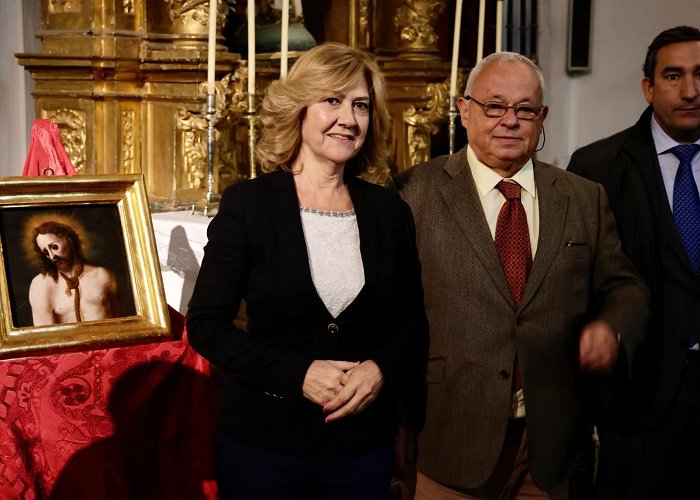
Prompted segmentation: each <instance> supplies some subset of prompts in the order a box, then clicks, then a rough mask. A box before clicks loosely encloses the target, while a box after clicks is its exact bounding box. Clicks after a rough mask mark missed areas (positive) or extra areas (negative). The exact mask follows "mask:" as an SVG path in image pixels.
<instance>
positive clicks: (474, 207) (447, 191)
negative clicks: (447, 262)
mask: <svg viewBox="0 0 700 500" xmlns="http://www.w3.org/2000/svg"><path fill="white" fill-rule="evenodd" d="M466 152H467V149H466V148H464V149H462V151H461V152H460V153H459V154H458V155H453V156H450V157H449V158H448V160H447V162H446V163H445V167H444V169H445V171H446V172H447V174H448V175H449V180H448V181H447V182H445V183H444V184H442V186H440V190H441V192H442V197H443V199H444V201H445V204H446V205H447V206H448V207H449V209H450V212H451V213H452V215H453V216H454V218H455V221H456V222H457V224H459V226H460V227H461V229H462V233H463V234H464V236H465V237H466V239H467V241H468V242H469V244H470V245H471V246H472V248H473V249H474V253H475V254H476V256H477V258H478V259H479V260H480V261H481V263H482V264H483V266H484V268H485V269H486V271H487V273H488V274H489V276H491V279H492V280H493V282H494V283H495V285H496V288H498V290H499V291H500V292H501V294H502V295H503V297H504V298H505V299H506V300H507V301H508V302H509V303H510V304H511V306H512V307H513V309H515V301H513V297H512V295H511V294H510V288H509V287H508V282H507V281H506V277H505V274H504V273H503V267H502V266H501V262H500V260H499V259H498V253H497V252H496V245H495V244H494V243H493V238H492V237H491V231H490V230H489V226H488V224H487V223H486V216H485V215H484V209H483V207H482V205H481V201H479V193H478V192H477V189H476V184H475V183H474V178H473V177H472V175H471V171H470V169H469V164H468V162H467V153H466ZM445 251H450V249H445Z"/></svg>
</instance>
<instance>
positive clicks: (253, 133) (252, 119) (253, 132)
mask: <svg viewBox="0 0 700 500" xmlns="http://www.w3.org/2000/svg"><path fill="white" fill-rule="evenodd" d="M247 96H248V110H247V111H246V113H245V119H246V121H247V122H248V162H249V171H248V175H249V178H250V179H255V177H256V176H257V172H256V169H255V145H256V144H257V142H258V131H257V128H256V120H257V117H256V115H255V113H256V109H255V106H256V95H255V94H254V93H253V94H251V93H248V95H247Z"/></svg>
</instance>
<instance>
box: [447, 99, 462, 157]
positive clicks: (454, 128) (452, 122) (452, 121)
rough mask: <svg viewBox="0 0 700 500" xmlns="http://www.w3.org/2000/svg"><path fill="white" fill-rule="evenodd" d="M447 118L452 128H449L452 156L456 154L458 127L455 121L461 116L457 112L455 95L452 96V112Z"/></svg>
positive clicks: (448, 113)
mask: <svg viewBox="0 0 700 500" xmlns="http://www.w3.org/2000/svg"><path fill="white" fill-rule="evenodd" d="M443 102H444V101H443ZM443 109H444V108H443ZM447 116H448V117H449V119H450V126H449V134H450V154H454V152H455V133H456V132H457V125H456V123H455V121H456V120H457V116H459V113H458V112H457V96H453V95H452V96H450V110H449V111H448V112H447Z"/></svg>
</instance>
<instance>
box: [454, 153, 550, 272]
mask: <svg viewBox="0 0 700 500" xmlns="http://www.w3.org/2000/svg"><path fill="white" fill-rule="evenodd" d="M467 160H468V161H469V168H470V169H471V172H472V176H473V177H474V183H475V184H476V190H477V191H478V193H479V200H480V201H481V206H482V207H483V209H484V214H485V215H486V222H487V223H488V225H489V229H490V230H491V237H492V238H493V239H494V240H495V239H496V223H497V222H498V213H499V212H500V211H501V207H502V206H503V204H504V203H505V202H506V197H505V196H503V195H502V194H501V192H500V191H499V190H498V189H496V185H497V184H498V183H499V182H501V181H502V180H504V178H503V177H501V175H500V174H498V173H497V172H496V171H495V170H493V169H492V168H491V167H489V166H487V165H485V164H484V163H482V162H481V161H479V159H478V158H477V157H476V153H474V150H473V149H472V148H471V146H467ZM510 179H512V180H513V181H515V182H517V183H518V184H520V186H521V187H522V188H523V189H522V191H521V194H520V201H521V202H522V204H523V208H524V209H525V215H526V216H527V229H528V232H529V233H530V247H531V249H532V258H533V259H534V258H535V253H536V251H537V238H538V237H539V234H540V209H539V206H538V203H537V187H536V186H535V171H534V167H533V165H532V160H528V162H527V163H526V164H525V165H523V167H522V168H521V169H520V170H518V172H517V173H516V174H515V175H514V176H513V177H511V178H510ZM505 180H508V179H505Z"/></svg>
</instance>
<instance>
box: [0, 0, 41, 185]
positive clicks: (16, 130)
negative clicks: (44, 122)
mask: <svg viewBox="0 0 700 500" xmlns="http://www.w3.org/2000/svg"><path fill="white" fill-rule="evenodd" d="M40 6H41V3H40V2H39V1H38V0H36V1H35V0H31V1H22V0H0V176H4V175H21V174H22V168H23V167H24V160H25V158H26V156H27V146H28V144H29V130H30V129H31V123H32V120H33V119H34V101H33V99H32V97H31V91H32V89H33V88H34V84H33V82H32V78H31V76H30V75H29V73H28V72H26V71H25V70H24V68H22V67H21V66H20V65H19V64H18V63H17V58H16V57H15V53H18V52H38V51H39V49H40V43H39V41H38V40H36V39H35V38H34V32H36V31H37V30H38V29H39V25H40V23H41V15H40V12H41V11H40Z"/></svg>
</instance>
